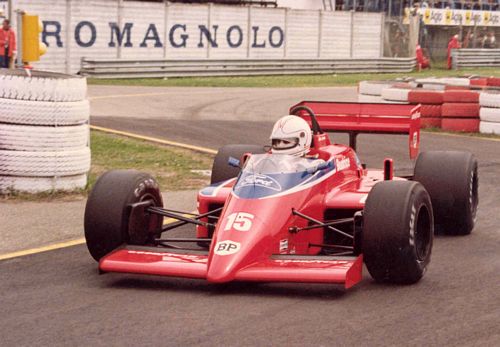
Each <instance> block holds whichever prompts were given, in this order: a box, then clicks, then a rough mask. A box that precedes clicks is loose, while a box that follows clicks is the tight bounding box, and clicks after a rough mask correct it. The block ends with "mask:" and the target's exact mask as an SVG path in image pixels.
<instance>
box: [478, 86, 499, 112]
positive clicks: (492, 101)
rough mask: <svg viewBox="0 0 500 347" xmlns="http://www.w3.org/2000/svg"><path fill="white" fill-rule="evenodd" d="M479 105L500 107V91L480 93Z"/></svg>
mask: <svg viewBox="0 0 500 347" xmlns="http://www.w3.org/2000/svg"><path fill="white" fill-rule="evenodd" d="M479 105H481V106H484V107H495V108H500V91H493V90H491V91H484V92H481V93H479Z"/></svg>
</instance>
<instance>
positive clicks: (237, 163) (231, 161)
mask: <svg viewBox="0 0 500 347" xmlns="http://www.w3.org/2000/svg"><path fill="white" fill-rule="evenodd" d="M227 164H228V165H229V166H232V167H238V168H239V167H240V161H239V160H238V159H236V158H234V157H229V158H228V159H227Z"/></svg>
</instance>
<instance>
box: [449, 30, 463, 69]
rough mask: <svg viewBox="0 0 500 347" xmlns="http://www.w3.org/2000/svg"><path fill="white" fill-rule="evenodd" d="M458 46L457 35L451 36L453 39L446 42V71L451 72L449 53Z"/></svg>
mask: <svg viewBox="0 0 500 347" xmlns="http://www.w3.org/2000/svg"><path fill="white" fill-rule="evenodd" d="M460 46H461V45H460V41H458V35H453V37H452V38H451V39H450V41H449V42H448V70H451V68H452V61H451V51H452V50H453V49H458V48H460Z"/></svg>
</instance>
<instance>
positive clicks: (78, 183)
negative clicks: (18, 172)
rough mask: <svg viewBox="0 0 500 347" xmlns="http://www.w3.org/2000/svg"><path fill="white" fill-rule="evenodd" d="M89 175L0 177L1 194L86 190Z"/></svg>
mask: <svg viewBox="0 0 500 347" xmlns="http://www.w3.org/2000/svg"><path fill="white" fill-rule="evenodd" d="M86 185H87V175H86V174H82V175H75V176H65V177H15V176H0V192H5V193H8V192H12V191H23V192H27V193H41V192H46V191H54V190H68V191H70V190H75V189H82V188H85V186H86Z"/></svg>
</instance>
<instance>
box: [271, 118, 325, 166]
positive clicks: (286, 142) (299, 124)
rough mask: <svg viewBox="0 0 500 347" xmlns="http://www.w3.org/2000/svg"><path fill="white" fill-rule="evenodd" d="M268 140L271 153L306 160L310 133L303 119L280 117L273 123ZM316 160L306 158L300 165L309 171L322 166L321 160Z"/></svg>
mask: <svg viewBox="0 0 500 347" xmlns="http://www.w3.org/2000/svg"><path fill="white" fill-rule="evenodd" d="M270 139H271V153H273V154H288V155H292V156H295V157H303V158H307V157H306V155H307V153H309V150H310V149H311V142H312V131H311V128H310V127H309V124H307V122H306V121H305V120H304V119H302V118H301V117H297V116H292V115H288V116H284V117H281V118H280V119H278V121H277V122H276V123H274V127H273V131H272V133H271V136H270ZM316 158H317V157H316ZM316 158H314V157H311V158H308V159H309V160H304V161H303V162H302V163H301V164H302V165H303V166H304V169H306V170H310V169H313V168H315V167H316V168H317V167H318V165H322V164H324V162H325V161H324V160H323V159H316Z"/></svg>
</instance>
